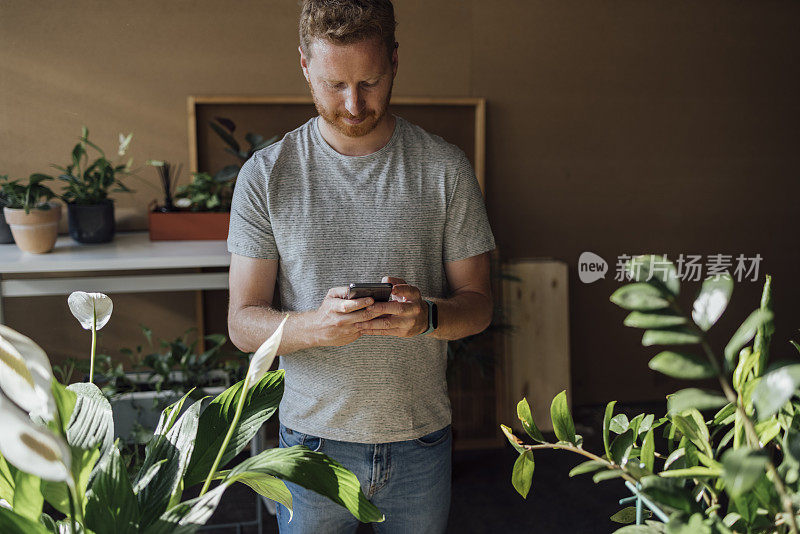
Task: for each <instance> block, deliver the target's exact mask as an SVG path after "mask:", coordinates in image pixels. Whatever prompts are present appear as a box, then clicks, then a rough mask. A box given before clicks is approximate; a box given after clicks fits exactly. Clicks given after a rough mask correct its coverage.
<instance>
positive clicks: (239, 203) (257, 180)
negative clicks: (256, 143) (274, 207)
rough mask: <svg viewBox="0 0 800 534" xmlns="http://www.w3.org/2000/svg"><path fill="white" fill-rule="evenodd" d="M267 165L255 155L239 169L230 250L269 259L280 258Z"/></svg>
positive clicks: (232, 208)
mask: <svg viewBox="0 0 800 534" xmlns="http://www.w3.org/2000/svg"><path fill="white" fill-rule="evenodd" d="M266 167H267V166H266V165H265V164H264V162H263V161H262V160H261V158H259V157H258V156H253V157H251V158H250V159H248V160H247V161H246V162H245V164H244V165H242V168H241V170H240V171H239V176H238V177H237V178H236V186H235V187H234V190H233V199H232V201H231V222H230V226H229V228H228V252H231V253H233V254H238V255H240V256H247V257H250V258H261V259H267V260H270V259H278V257H279V255H278V247H277V245H276V244H275V237H274V235H273V234H272V224H271V223H270V219H269V209H268V205H269V204H268V198H267V182H268V180H269V176H268V170H267V169H266Z"/></svg>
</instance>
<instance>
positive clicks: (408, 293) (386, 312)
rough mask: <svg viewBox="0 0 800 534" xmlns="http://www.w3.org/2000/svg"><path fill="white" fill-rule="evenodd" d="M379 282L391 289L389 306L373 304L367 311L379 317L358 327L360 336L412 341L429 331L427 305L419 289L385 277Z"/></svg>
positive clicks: (359, 324) (400, 279)
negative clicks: (389, 337)
mask: <svg viewBox="0 0 800 534" xmlns="http://www.w3.org/2000/svg"><path fill="white" fill-rule="evenodd" d="M381 282H388V283H390V284H392V285H393V287H392V296H391V297H390V299H389V302H375V303H374V304H372V305H371V306H369V307H367V310H369V311H374V312H375V313H379V314H381V315H380V317H376V318H375V319H372V320H369V321H365V322H362V323H358V326H359V327H360V328H361V330H362V334H363V335H368V336H398V337H414V336H416V335H417V334H421V333H422V332H424V331H425V330H427V329H428V305H427V304H426V303H425V302H424V301H423V300H422V294H421V293H420V291H419V288H417V287H415V286H412V285H409V284H407V283H406V281H405V280H403V279H402V278H394V277H392V276H384V277H383V279H381Z"/></svg>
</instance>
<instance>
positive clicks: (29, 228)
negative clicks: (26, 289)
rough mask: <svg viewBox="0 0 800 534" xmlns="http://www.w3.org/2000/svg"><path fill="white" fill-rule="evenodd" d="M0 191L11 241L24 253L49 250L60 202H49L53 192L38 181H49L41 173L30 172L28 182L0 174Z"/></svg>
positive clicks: (48, 178)
mask: <svg viewBox="0 0 800 534" xmlns="http://www.w3.org/2000/svg"><path fill="white" fill-rule="evenodd" d="M0 180H2V183H0V191H2V194H3V197H4V199H5V201H4V202H5V206H4V207H3V214H4V216H5V219H6V222H7V223H8V225H9V227H11V233H12V234H13V235H14V241H16V243H17V246H19V248H20V249H22V250H23V251H25V252H30V253H32V254H42V253H45V252H50V251H51V250H52V249H53V246H55V243H56V238H57V237H58V222H59V221H60V220H61V204H59V203H57V202H51V199H53V198H54V197H55V196H56V194H55V193H54V192H53V191H52V189H50V188H49V187H47V186H46V185H44V184H43V183H42V182H45V181H48V180H52V177H50V176H47V175H45V174H40V173H34V174H31V175H30V177H29V178H28V183H27V184H23V183H20V181H19V180H9V179H8V176H5V175H4V176H0Z"/></svg>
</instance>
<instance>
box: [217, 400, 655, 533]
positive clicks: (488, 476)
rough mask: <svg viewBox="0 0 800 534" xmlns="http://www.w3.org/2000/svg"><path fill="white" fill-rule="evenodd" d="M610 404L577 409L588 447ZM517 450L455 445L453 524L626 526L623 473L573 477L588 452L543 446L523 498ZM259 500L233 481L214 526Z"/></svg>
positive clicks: (574, 529)
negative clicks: (602, 478) (618, 517)
mask: <svg viewBox="0 0 800 534" xmlns="http://www.w3.org/2000/svg"><path fill="white" fill-rule="evenodd" d="M603 408H604V407H602V406H600V407H589V408H582V409H579V410H576V414H575V422H576V428H577V431H578V433H579V434H582V435H583V436H584V440H585V446H584V448H585V449H587V450H589V451H592V452H597V453H599V452H600V451H601V450H602V442H601V437H600V428H601V426H602V410H603ZM663 409H664V408H663V407H661V408H659V406H658V405H644V406H630V407H626V408H619V409H618V410H617V412H620V411H623V412H625V413H629V414H631V413H640V412H642V411H648V412H649V413H655V414H656V415H657V416H660V415H661V414H662V413H663ZM517 456H518V454H517V453H516V451H514V449H513V448H512V447H511V445H508V446H506V447H505V448H503V449H494V450H479V451H457V452H456V453H455V455H454V456H453V487H452V500H451V507H450V519H449V523H448V529H447V531H448V532H452V533H459V534H462V533H495V532H509V533H516V532H520V533H523V532H524V533H537V534H549V533H581V534H594V533H597V534H601V533H602V534H607V533H610V532H613V531H614V530H616V529H617V528H619V527H620V526H621V525H618V524H616V523H613V522H612V521H610V520H609V517H610V516H611V515H612V514H614V513H615V512H617V511H618V510H620V509H621V508H623V506H620V505H619V504H618V500H619V499H620V498H622V497H625V496H628V495H630V492H628V490H627V489H626V488H625V486H624V485H623V483H622V482H621V481H620V480H610V481H606V482H601V483H600V484H595V483H594V482H592V479H591V475H581V476H578V477H575V478H569V476H568V473H569V470H570V469H571V468H572V467H574V466H575V465H577V464H579V463H581V462H582V461H583V460H585V458H583V457H581V456H578V455H575V454H573V453H570V452H566V451H537V452H536V455H535V461H536V468H535V472H534V475H533V485H532V487H531V491H530V493H529V494H528V498H527V499H523V498H522V497H521V496H520V495H519V494H518V493H517V492H516V491H515V490H514V488H513V487H512V485H511V470H512V467H513V465H514V461H515V460H516V458H517ZM245 503H247V504H245ZM254 505H255V499H254V493H253V492H252V491H251V490H250V489H249V488H246V487H244V486H241V485H234V486H233V487H231V488H230V489H229V490H228V492H227V493H226V495H225V498H224V499H223V502H222V503H221V504H220V507H219V508H218V510H217V512H216V513H215V514H214V517H213V518H212V520H211V522H210V523H209V525H208V527H210V526H211V525H212V524H214V523H226V522H232V521H243V520H248V519H251V518H254V517H255V515H254ZM208 527H206V528H208ZM207 532H209V534H223V533H224V534H228V533H230V534H233V533H235V532H237V531H236V530H235V529H234V528H218V529H208V530H207ZM241 532H242V533H243V534H251V533H252V534H255V533H257V532H258V530H257V529H256V528H255V527H245V528H243V529H242V531H241ZM263 532H264V533H273V532H278V529H277V525H276V523H275V518H274V516H271V515H269V514H268V513H267V512H266V510H265V509H264V510H263ZM367 532H372V529H371V528H370V527H369V526H368V525H363V524H362V525H361V526H360V528H359V530H358V533H359V534H360V533H367Z"/></svg>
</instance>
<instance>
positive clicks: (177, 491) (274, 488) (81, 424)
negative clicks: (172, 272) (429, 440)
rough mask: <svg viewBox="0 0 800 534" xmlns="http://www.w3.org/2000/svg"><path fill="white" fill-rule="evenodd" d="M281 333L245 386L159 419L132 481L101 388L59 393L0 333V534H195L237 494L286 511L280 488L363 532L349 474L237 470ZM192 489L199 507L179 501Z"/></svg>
mask: <svg viewBox="0 0 800 534" xmlns="http://www.w3.org/2000/svg"><path fill="white" fill-rule="evenodd" d="M284 323H285V321H284ZM82 324H83V320H82ZM282 332H283V323H282V324H281V325H280V326H279V327H278V329H277V330H276V331H275V333H274V334H273V335H272V336H270V338H269V339H268V340H267V341H266V342H265V343H264V344H263V345H262V346H261V347H260V348H259V349H258V350H257V351H256V353H255V354H254V355H253V358H252V359H251V361H250V365H249V367H248V371H247V374H246V375H245V378H244V379H243V380H242V381H240V382H237V383H236V384H234V385H233V386H231V387H229V388H228V389H226V390H225V391H224V392H222V393H220V394H219V395H217V396H216V397H215V398H214V399H213V400H211V402H209V403H208V404H207V405H205V407H204V406H203V404H202V402H201V401H197V402H194V403H191V405H189V403H187V402H186V401H187V396H184V397H182V398H181V399H179V400H178V401H176V402H174V403H173V404H171V405H169V406H168V407H166V408H165V409H164V410H163V411H162V412H161V417H160V419H159V421H158V426H157V427H156V428H155V432H154V434H153V437H152V439H151V440H150V441H149V442H148V444H147V446H146V447H145V448H144V454H145V456H144V461H143V463H142V465H141V468H140V469H138V470H137V471H136V472H135V474H134V476H132V477H131V476H129V474H128V472H127V469H126V467H125V465H124V463H123V460H122V456H121V453H120V450H119V447H118V444H117V443H116V442H115V441H114V439H113V436H114V419H113V410H112V407H111V406H110V405H109V403H108V400H107V399H106V398H105V397H104V396H103V394H102V393H101V392H100V390H99V389H98V387H97V386H96V385H95V384H93V383H92V382H82V383H77V384H72V385H70V386H69V387H64V386H63V385H62V384H60V383H59V382H57V381H56V380H55V378H54V377H53V372H52V368H51V366H50V361H49V359H48V357H47V354H46V353H45V352H44V350H42V349H41V347H39V346H38V345H37V344H36V343H35V342H34V341H33V340H31V339H29V338H27V337H25V336H23V335H21V334H19V333H18V332H16V331H14V330H12V329H11V328H8V327H7V326H4V325H0V345H2V347H3V355H4V356H3V358H2V359H0V366H2V372H1V373H0V390H2V394H0V426H2V428H3V439H2V440H0V475H2V476H0V499H1V501H0V503H2V506H0V532H25V533H26V534H52V533H70V534H78V533H79V532H93V533H95V534H112V533H120V532H129V533H133V532H142V533H153V534H155V533H162V532H185V533H192V532H196V531H197V530H198V528H199V527H200V526H202V525H205V524H206V522H207V521H208V520H209V519H210V518H211V515H212V514H213V513H214V511H215V509H216V507H217V505H218V504H219V502H220V499H221V498H222V495H223V494H224V492H225V491H226V490H227V489H228V488H229V487H230V486H231V485H233V484H236V483H240V484H245V485H248V486H250V487H251V488H253V489H254V490H255V491H257V492H258V493H259V494H261V495H262V496H264V497H268V498H269V499H272V500H275V501H278V502H280V503H282V504H284V506H286V507H287V508H289V510H291V509H292V495H291V493H290V492H289V490H288V488H287V487H286V485H285V484H284V482H283V480H288V481H291V482H295V483H297V484H300V485H302V486H304V487H306V488H309V489H311V490H314V491H317V492H319V493H320V494H322V495H325V496H326V497H328V498H330V499H331V500H332V501H334V502H335V503H337V504H339V505H341V506H344V507H346V508H347V509H348V510H349V511H350V512H351V513H352V514H353V515H354V516H355V517H357V518H358V519H359V520H361V521H364V522H377V521H383V520H384V517H383V514H381V513H380V511H379V510H378V509H377V508H376V507H375V506H374V505H373V504H372V503H370V502H369V501H368V500H367V498H366V496H365V495H364V493H363V492H362V491H361V484H360V483H359V481H358V479H357V478H356V476H355V475H354V474H353V473H352V472H350V471H348V470H347V469H345V468H344V467H342V466H341V465H340V464H339V463H338V462H336V461H334V460H332V459H331V458H328V457H327V456H325V455H324V454H322V453H319V452H313V451H311V450H309V449H308V447H304V446H302V445H297V446H294V447H290V448H287V449H280V448H278V449H269V450H265V451H263V452H261V453H259V454H257V455H255V456H253V457H250V458H247V459H246V460H244V461H242V462H238V463H237V462H236V460H235V458H236V457H237V455H239V453H240V452H242V450H243V449H244V448H245V447H246V446H247V444H248V443H249V442H250V440H251V439H252V438H253V436H254V435H255V434H256V432H257V431H258V428H259V426H261V424H262V423H263V422H264V421H266V420H267V419H269V417H271V416H272V415H273V414H274V413H275V412H276V411H277V408H278V404H279V402H280V399H281V396H282V393H283V375H284V373H283V371H282V370H278V371H272V372H268V369H269V367H270V364H271V363H272V361H273V360H274V358H275V354H276V352H277V349H278V345H279V344H280V340H281V335H282ZM212 483H213V486H212ZM192 486H197V487H199V488H200V490H199V496H198V497H196V498H193V499H185V495H184V492H185V490H187V489H189V488H190V487H192ZM45 502H47V503H48V505H49V506H48V508H47V509H45V508H43V505H44V503H45ZM53 510H55V511H56V512H57V514H55V513H54V512H53ZM59 518H63V519H59Z"/></svg>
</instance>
